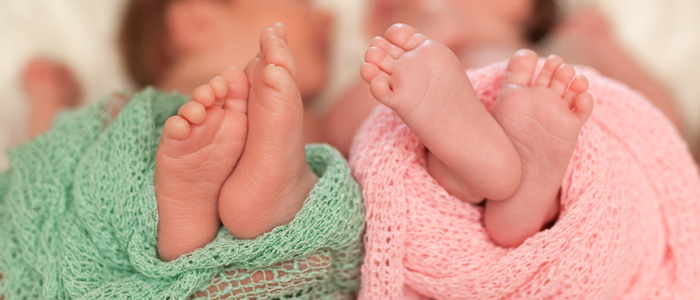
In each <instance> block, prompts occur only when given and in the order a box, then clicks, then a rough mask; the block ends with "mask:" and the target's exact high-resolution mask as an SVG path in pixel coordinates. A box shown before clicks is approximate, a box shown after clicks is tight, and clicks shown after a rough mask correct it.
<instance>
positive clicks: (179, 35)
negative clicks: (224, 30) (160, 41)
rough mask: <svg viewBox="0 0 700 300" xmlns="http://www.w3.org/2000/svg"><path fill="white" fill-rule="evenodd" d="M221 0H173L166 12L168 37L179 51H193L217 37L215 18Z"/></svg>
mask: <svg viewBox="0 0 700 300" xmlns="http://www.w3.org/2000/svg"><path fill="white" fill-rule="evenodd" d="M219 2H220V1H200V0H180V1H172V3H171V4H170V6H169V7H168V10H167V12H166V22H167V26H168V37H169V40H170V43H171V45H172V46H173V47H174V48H175V50H176V51H178V52H193V51H197V50H198V49H200V48H201V47H203V46H205V45H207V44H208V43H210V42H211V41H212V39H213V38H215V37H216V31H215V30H213V29H215V27H214V26H215V25H216V23H215V20H214V17H216V13H217V11H218V10H217V9H220V8H217V7H216V5H219Z"/></svg>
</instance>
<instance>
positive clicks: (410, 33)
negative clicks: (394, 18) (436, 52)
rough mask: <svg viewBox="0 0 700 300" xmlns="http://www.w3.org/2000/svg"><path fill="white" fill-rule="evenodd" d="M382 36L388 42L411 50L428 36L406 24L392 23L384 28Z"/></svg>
mask: <svg viewBox="0 0 700 300" xmlns="http://www.w3.org/2000/svg"><path fill="white" fill-rule="evenodd" d="M384 36H385V37H386V39H387V40H388V41H389V42H390V43H392V44H394V45H396V46H398V47H399V48H401V49H403V50H404V51H411V50H413V49H415V48H416V47H418V46H419V45H420V44H422V43H423V42H425V41H427V40H428V37H426V36H425V35H423V34H421V33H419V32H418V30H416V29H415V28H413V27H411V26H410V25H406V24H394V25H392V26H391V27H389V29H387V30H386V33H385V34H384Z"/></svg>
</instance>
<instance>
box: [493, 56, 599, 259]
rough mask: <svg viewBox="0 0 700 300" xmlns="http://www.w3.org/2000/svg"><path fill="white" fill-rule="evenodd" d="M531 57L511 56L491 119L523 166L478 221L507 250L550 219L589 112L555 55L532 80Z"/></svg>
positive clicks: (579, 87) (589, 103)
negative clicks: (517, 179)
mask: <svg viewBox="0 0 700 300" xmlns="http://www.w3.org/2000/svg"><path fill="white" fill-rule="evenodd" d="M536 65H537V54H535V53H534V52H532V51H530V50H520V51H518V52H517V53H515V55H514V56H513V57H512V58H511V60H510V62H509V64H508V67H507V71H506V72H507V73H506V78H505V82H504V85H503V88H502V90H501V92H500V94H499V98H498V100H497V101H496V104H495V107H494V111H493V116H494V118H495V119H496V120H497V121H498V123H499V124H500V125H501V126H502V127H503V130H505V132H506V134H508V136H509V137H510V138H511V140H512V142H513V145H514V146H515V148H516V149H517V151H518V154H519V155H520V159H521V164H522V168H523V173H522V180H521V183H520V186H519V187H518V189H517V190H516V192H515V194H513V195H512V196H511V197H510V198H508V199H506V200H503V201H493V200H487V202H486V209H485V212H484V223H485V225H486V229H487V231H488V232H489V234H490V236H491V238H492V239H493V240H494V241H495V242H496V243H497V244H499V245H501V246H506V247H513V246H518V245H520V244H521V243H522V242H523V241H525V239H527V238H528V237H530V236H532V235H534V234H535V233H537V232H538V231H540V230H541V229H542V227H543V226H544V225H546V224H548V223H550V222H552V221H554V220H555V219H556V217H557V215H558V212H559V199H558V193H559V189H560V187H561V182H562V180H563V178H564V173H565V172H566V168H567V166H568V164H569V160H570V159H571V156H572V155H573V151H574V148H575V147H576V141H577V139H578V134H579V131H580V129H581V127H582V126H583V124H584V123H585V122H586V121H587V120H588V118H589V117H590V115H591V112H592V111H593V97H592V96H591V94H589V93H587V90H588V80H587V79H586V77H584V76H583V75H576V72H575V70H574V68H573V67H571V66H570V65H568V64H565V63H564V60H563V59H562V58H560V57H558V56H550V57H549V58H547V60H546V62H545V64H544V67H543V69H542V71H541V73H540V74H539V76H538V77H537V78H536V80H535V81H534V82H533V76H534V73H535V68H536Z"/></svg>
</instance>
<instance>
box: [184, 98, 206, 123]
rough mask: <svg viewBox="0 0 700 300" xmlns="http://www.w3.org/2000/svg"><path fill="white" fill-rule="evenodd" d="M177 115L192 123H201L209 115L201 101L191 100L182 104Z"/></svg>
mask: <svg viewBox="0 0 700 300" xmlns="http://www.w3.org/2000/svg"><path fill="white" fill-rule="evenodd" d="M177 115H178V116H180V117H182V118H183V119H185V120H187V121H189V122H190V123H192V124H195V125H201V124H203V123H204V120H205V119H206V117H207V111H206V108H204V105H202V104H201V103H199V102H196V101H190V102H187V103H185V104H183V105H182V106H180V109H179V110H178V111H177Z"/></svg>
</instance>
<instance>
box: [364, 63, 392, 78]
mask: <svg viewBox="0 0 700 300" xmlns="http://www.w3.org/2000/svg"><path fill="white" fill-rule="evenodd" d="M360 75H361V76H362V79H364V80H365V81H366V82H367V83H371V82H372V80H373V79H374V78H377V77H381V78H383V79H384V80H386V81H387V82H388V81H389V74H387V73H386V72H384V71H382V70H380V69H379V67H377V65H375V64H370V63H364V64H362V66H361V67H360Z"/></svg>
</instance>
